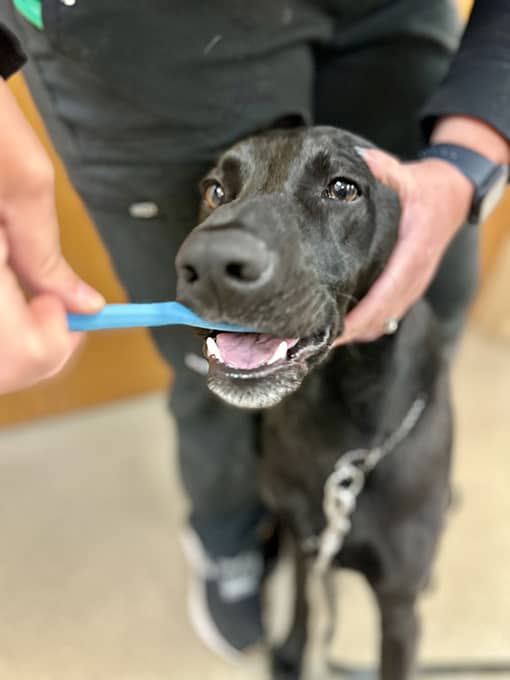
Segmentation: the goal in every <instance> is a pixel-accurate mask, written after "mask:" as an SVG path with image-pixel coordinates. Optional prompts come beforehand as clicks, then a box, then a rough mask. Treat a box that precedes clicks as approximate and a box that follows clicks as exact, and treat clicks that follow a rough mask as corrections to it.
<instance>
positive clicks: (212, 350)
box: [205, 338, 221, 361]
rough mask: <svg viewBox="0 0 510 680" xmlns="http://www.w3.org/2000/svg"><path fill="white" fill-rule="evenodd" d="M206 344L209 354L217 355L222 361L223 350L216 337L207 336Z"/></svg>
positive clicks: (211, 355)
mask: <svg viewBox="0 0 510 680" xmlns="http://www.w3.org/2000/svg"><path fill="white" fill-rule="evenodd" d="M205 344H206V347H207V356H209V357H216V359H218V361H221V352H220V349H219V347H218V345H217V344H216V341H215V340H214V338H207V340H206V341H205Z"/></svg>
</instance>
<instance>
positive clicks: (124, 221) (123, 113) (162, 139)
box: [2, 2, 311, 649]
mask: <svg viewBox="0 0 510 680" xmlns="http://www.w3.org/2000/svg"><path fill="white" fill-rule="evenodd" d="M93 5H94V3H83V4H82V5H81V8H80V7H77V13H76V14H75V15H73V13H72V10H70V13H68V9H66V8H65V7H64V6H63V5H62V3H60V2H54V3H52V2H47V3H45V5H44V6H45V10H46V15H45V17H46V16H47V17H48V18H49V21H50V22H51V21H53V23H50V24H49V25H48V33H46V32H43V33H41V32H39V31H37V30H36V29H34V28H33V27H32V26H29V25H28V24H26V23H25V22H24V20H23V19H21V18H20V17H19V16H17V15H13V14H11V15H10V16H8V17H7V20H8V21H9V22H10V23H11V24H12V22H13V21H14V29H15V31H16V32H17V33H18V34H19V35H20V36H21V38H22V42H23V44H24V46H25V48H26V49H27V51H28V53H29V57H30V60H29V64H28V65H27V68H26V70H25V76H26V79H27V82H28V84H29V87H30V89H31V92H32V95H33V97H34V99H35V101H36V104H37V105H38V108H39V110H40V112H41V114H42V116H43V119H44V121H45V124H46V126H47V129H48V131H49V132H50V135H51V136H52V138H53V141H54V143H55V145H56V147H57V149H58V151H59V153H60V155H61V156H62V158H63V160H64V162H65V164H66V167H67V170H68V172H69V175H70V178H71V180H72V182H73V184H74V186H75V187H76V188H77V190H78V192H79V194H80V195H81V197H82V198H83V200H84V203H85V205H86V207H87V209H88V211H89V213H90V215H91V217H92V218H93V220H94V222H95V224H96V226H97V228H98V230H99V232H100V235H101V237H102V239H103V241H104V243H105V245H106V247H107V249H108V251H109V253H110V256H111V258H112V262H113V264H114V266H115V269H116V271H117V273H118V275H119V277H120V279H121V281H122V283H123V284H124V286H125V288H126V290H127V292H128V295H129V297H130V298H131V299H132V300H135V301H148V300H168V299H172V298H173V297H174V296H175V273H174V262H173V261H174V257H175V253H176V251H177V248H178V246H179V245H180V243H181V241H182V239H183V238H184V236H185V234H186V233H187V232H188V231H189V230H190V229H191V228H192V227H193V226H194V224H195V219H196V212H197V205H198V194H197V190H196V187H197V184H198V180H199V179H200V178H201V176H203V174H205V172H206V171H207V169H208V168H209V167H210V166H211V165H212V164H213V161H214V159H215V157H216V155H217V154H218V153H219V152H220V151H221V150H222V148H223V147H224V146H226V145H229V144H231V143H232V142H233V141H234V140H235V139H237V138H238V137H243V136H247V135H248V134H250V133H252V132H253V131H255V130H257V129H261V128H264V127H268V126H270V125H271V123H272V122H273V121H275V120H276V119H278V118H281V117H285V116H286V115H288V114H298V115H307V111H308V109H309V99H310V92H311V58H310V53H309V50H308V48H306V47H305V48H302V47H296V48H295V47H291V48H289V50H290V53H289V54H287V52H285V51H273V52H269V53H268V54H267V55H266V54H263V55H261V57H260V59H258V60H257V59H255V58H252V59H251V61H249V62H246V61H244V62H242V73H239V69H238V68H235V66H236V64H235V63H233V65H232V68H231V69H229V68H226V67H225V63H224V62H225V58H226V56H225V55H222V56H221V59H220V64H219V65H218V66H217V69H218V71H217V73H218V78H216V79H215V76H216V70H212V71H211V72H209V73H208V72H207V68H206V66H203V69H204V72H203V73H202V72H201V73H200V74H199V75H200V78H201V82H200V83H199V82H193V81H191V82H188V81H189V77H188V79H187V81H186V87H185V85H184V84H183V82H182V79H181V78H180V76H179V73H177V74H175V81H173V80H172V79H171V78H170V79H168V80H165V78H164V75H166V72H164V69H166V68H167V67H171V66H172V63H171V61H170V62H169V63H166V62H165V63H164V64H161V63H158V62H157V61H156V62H155V63H153V64H151V63H150V62H147V61H146V62H145V64H144V65H143V69H144V76H143V77H144V82H143V83H142V82H141V83H140V91H141V93H142V94H140V93H138V94H137V93H136V89H137V85H138V84H137V83H132V82H131V80H130V77H131V76H129V77H127V78H123V73H124V72H125V71H127V73H128V74H129V73H130V70H129V66H130V65H129V64H126V63H125V61H124V62H123V63H117V64H116V63H115V60H116V59H119V60H120V59H121V57H120V56H119V55H118V54H116V53H115V50H113V47H112V50H113V51H112V52H111V53H110V54H109V56H108V54H105V55H103V57H104V59H105V61H104V62H97V61H95V59H93V58H92V57H91V54H92V55H94V54H95V52H94V49H95V46H96V45H97V46H99V47H100V48H103V47H104V43H102V42H101V41H99V40H98V38H97V35H96V34H94V36H93V45H94V48H93V49H91V48H90V47H89V46H88V43H87V39H86V38H85V36H82V37H81V38H80V34H81V29H82V25H81V24H80V17H82V18H83V13H85V15H86V14H87V12H89V11H92V10H91V9H90V8H91V7H92V6H93ZM133 8H136V4H133V3H129V2H126V3H125V5H123V11H124V10H125V12H126V17H127V18H128V19H129V17H132V18H133V17H134V19H136V16H137V15H136V12H137V11H141V10H136V9H133ZM138 8H139V4H138ZM50 9H51V10H52V11H54V12H63V13H65V14H63V15H62V17H61V18H62V19H63V25H60V22H55V17H54V16H52V15H51V14H50V13H49V10H50ZM3 11H4V10H2V12H3ZM95 11H96V16H95V17H92V18H93V19H94V21H91V22H87V21H86V19H87V16H85V17H84V20H85V22H84V24H83V27H84V28H83V30H84V34H86V29H87V27H89V26H90V25H93V26H94V27H95V29H94V30H96V28H97V27H98V26H100V25H102V22H101V21H100V19H101V12H102V9H101V4H97V5H96V10H95ZM80 12H82V14H80ZM130 12H131V13H130ZM133 13H134V14H133ZM73 16H75V17H76V18H77V19H76V21H77V23H76V22H75V21H74V20H73V19H72V17H73ZM68 17H71V19H69V18H68ZM88 18H90V17H88ZM143 18H147V17H143ZM156 19H157V23H158V24H159V25H160V24H162V23H164V22H165V21H166V28H167V29H168V30H167V34H166V40H165V43H164V44H165V45H172V44H173V41H174V39H175V40H180V39H181V38H182V36H181V35H179V36H176V35H174V34H175V31H176V30H177V29H175V28H173V23H175V18H174V17H173V16H172V13H168V14H163V15H162V16H158V17H156ZM105 20H106V19H105ZM56 23H58V26H59V27H60V30H61V31H62V35H61V37H60V38H59V35H58V34H57V33H56V32H55V25H56ZM301 23H303V22H301ZM304 23H306V22H304ZM303 25H304V24H303ZM114 29H116V30H114ZM136 29H138V25H137V26H136ZM119 30H120V29H119V26H116V27H110V31H111V36H112V40H113V39H114V38H113V36H114V37H115V40H119ZM123 30H124V31H125V35H124V43H125V44H129V45H131V40H130V38H131V36H130V35H129V34H130V31H134V30H135V27H134V26H131V27H128V28H127V29H126V27H125V26H123ZM172 31H173V33H174V34H172ZM137 37H138V40H139V41H140V40H141V34H140V33H139V34H138V36H137ZM146 38H147V40H154V38H153V35H152V31H151V30H149V31H148V33H147V36H146ZM80 45H81V48H80ZM151 46H152V43H151V45H145V47H146V48H147V49H148V50H149V49H150V48H151ZM138 47H139V48H140V42H139V43H138ZM141 47H142V48H143V47H144V46H143V45H142V46H141ZM206 47H207V45H206ZM117 48H119V45H117ZM213 48H214V45H212V46H209V48H208V50H204V52H203V53H202V52H201V53H200V54H201V57H203V56H208V55H209V53H210V52H211V50H212V49H213ZM140 49H141V48H140ZM140 49H139V53H140ZM141 51H142V52H143V49H141ZM122 54H123V55H124V56H123V57H122V59H124V60H125V59H126V53H125V51H124V52H123V53H122ZM95 56H97V54H96V55H95ZM171 56H172V55H166V57H168V58H169V59H171ZM174 56H175V59H176V60H178V58H180V57H181V56H182V55H177V54H176V55H174ZM227 56H228V55H227ZM89 57H90V60H89ZM160 57H161V55H159V57H158V55H157V54H156V55H155V56H154V58H155V59H157V58H160ZM108 59H109V60H110V61H111V62H112V63H110V61H108ZM222 59H223V62H222V61H221V60H222ZM233 61H234V62H235V60H233ZM222 64H223V65H222ZM137 65H138V66H139V63H138V62H137V64H136V65H135V64H133V69H134V70H136V66H137ZM103 66H104V69H103V68H102V67H103ZM116 66H118V67H119V71H118V73H120V75H118V77H117V75H116V73H113V74H111V78H106V76H105V74H108V71H109V69H110V67H111V68H113V69H114V71H115V68H116ZM195 67H196V65H195ZM215 68H216V67H215ZM123 69H124V70H123ZM147 69H148V70H149V73H146V70H147ZM151 69H154V71H155V73H150V71H151ZM158 69H162V72H161V73H160V72H158ZM190 69H191V70H193V69H192V67H190ZM103 71H104V72H103ZM183 73H184V75H185V76H186V74H187V71H186V65H184V66H183ZM229 74H231V77H230V79H229ZM181 75H182V74H181ZM197 77H198V76H197ZM222 78H224V82H223V83H222V87H223V89H224V90H225V91H227V90H229V88H230V91H229V92H227V94H228V95H229V96H227V95H226V94H225V91H223V92H222V93H221V96H219V97H217V100H218V101H216V99H215V98H214V97H215V96H216V95H215V92H216V88H217V87H218V86H219V81H221V79H222ZM151 79H152V80H153V81H154V82H153V83H152V87H149V83H148V81H150V80H151ZM218 79H219V80H218ZM241 85H242V86H243V88H244V89H245V90H246V92H240V87H241ZM190 88H191V91H190ZM241 89H242V88H241ZM169 92H170V93H171V95H172V96H171V100H172V101H170V102H169V103H166V99H168V94H169ZM159 93H161V97H159ZM201 97H203V106H202V107H201ZM243 97H244V98H245V99H246V98H248V99H249V101H248V102H246V106H245V107H241V106H240V104H241V103H243ZM166 105H167V106H168V110H166V109H165V106H166ZM196 107H198V108H199V110H196ZM200 107H201V108H200ZM223 114H224V119H223V117H222V116H223ZM153 336H154V339H155V341H156V343H157V346H158V348H159V350H160V352H161V353H162V355H163V356H164V357H165V358H166V359H167V360H168V361H169V362H170V363H171V365H172V367H173V370H174V383H173V389H172V400H171V401H172V410H173V413H174V415H175V417H176V419H177V424H178V431H179V440H180V441H179V462H180V469H181V474H182V479H183V482H184V486H185V488H186V491H187V492H188V494H189V497H190V501H191V517H190V522H191V526H192V527H193V529H194V530H195V532H196V533H197V534H198V537H199V539H200V543H201V545H200V549H201V550H202V551H203V549H204V548H205V552H206V554H207V559H206V560H205V561H204V562H205V563H206V564H207V565H208V569H207V571H206V572H205V573H204V574H203V577H204V579H203V581H202V584H201V585H202V587H203V588H205V590H202V596H203V602H202V605H203V604H204V601H205V600H206V601H207V605H208V606H209V609H210V611H209V614H210V615H212V617H213V619H214V624H215V626H216V629H217V631H216V632H218V633H219V634H220V637H223V639H224V641H226V643H227V645H228V646H229V647H230V649H232V648H235V649H243V648H245V647H246V646H248V645H249V644H250V643H253V642H255V641H257V640H258V639H259V638H260V637H261V635H262V624H261V617H260V602H259V592H258V590H259V584H260V575H261V566H262V558H261V555H260V547H259V541H258V537H257V535H256V530H257V527H258V526H259V524H260V520H261V518H262V517H263V516H264V508H263V507H262V505H261V502H260V500H259V497H258V488H257V473H256V456H255V451H254V449H255V416H254V414H252V413H249V412H245V411H241V410H234V409H232V408H229V407H227V406H226V405H225V404H223V402H220V401H219V400H217V399H216V398H215V397H213V396H212V395H211V393H210V392H209V391H208V389H207V387H206V382H205V378H204V377H203V376H202V375H199V374H198V373H196V372H195V371H194V370H191V369H190V368H189V367H188V366H196V365H197V364H198V365H199V361H197V357H196V356H195V358H194V359H193V358H192V359H190V356H189V355H190V353H191V354H195V355H198V356H200V354H201V349H200V343H199V342H198V340H197V339H196V338H195V337H194V335H193V332H192V331H191V330H189V329H181V328H175V327H173V328H159V329H156V330H155V331H154V333H153ZM135 360H136V358H135ZM201 566H204V565H203V564H202V565H201ZM195 604H196V602H195ZM204 613H205V610H204V608H203V607H202V614H204ZM208 623H209V624H210V623H211V621H209V622H208ZM200 625H201V626H202V632H204V630H203V629H204V627H203V622H201V624H200ZM206 635H207V636H209V637H210V626H209V628H208V629H207V631H206Z"/></svg>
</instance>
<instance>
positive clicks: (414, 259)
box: [334, 149, 473, 346]
mask: <svg viewBox="0 0 510 680" xmlns="http://www.w3.org/2000/svg"><path fill="white" fill-rule="evenodd" d="M360 153H361V155H362V157H363V159H364V160H365V162H366V163H367V165H368V166H369V168H370V170H371V171H372V173H373V174H374V175H375V177H376V178H377V179H378V180H380V181H381V182H384V183H385V184H387V185H388V186H390V187H392V188H393V189H394V191H395V192H396V193H397V194H398V196H399V199H400V203H401V216H400V225H399V234H398V239H397V243H396V245H395V248H394V250H393V252H392V254H391V256H390V259H389V261H388V263H387V265H386V268H385V269H384V271H383V272H382V274H381V275H380V276H379V278H378V279H377V280H376V281H375V283H374V284H373V285H372V287H371V288H370V290H369V291H368V293H367V295H366V296H365V297H364V298H363V299H362V300H361V301H360V302H359V303H358V304H357V305H356V307H354V309H353V310H352V311H351V312H350V313H349V314H348V315H347V317H346V319H345V329H344V332H343V333H342V335H341V336H340V337H339V338H337V340H336V341H335V343H334V345H335V346H337V345H341V344H345V343H348V342H352V341H353V340H357V341H370V340H374V339H375V338H377V337H379V336H380V335H382V334H383V333H384V332H385V328H386V325H387V323H388V321H389V320H390V319H400V318H402V316H403V315H404V314H405V313H406V311H407V310H408V309H409V307H410V306H411V305H412V304H413V303H414V302H416V300H418V298H419V297H420V296H421V295H422V294H423V293H424V292H425V290H426V288H427V286H428V284H429V283H430V281H431V280H432V277H433V275H434V273H435V271H436V269H437V267H438V265H439V262H440V260H441V257H442V255H443V253H444V252H445V250H446V247H447V245H448V243H449V242H450V240H451V239H452V238H453V236H454V235H455V233H456V232H457V230H458V229H459V228H460V226H461V225H462V223H463V222H464V221H465V219H466V217H467V215H468V211H469V208H470V205H471V201H472V196H473V186H472V184H471V182H470V181H469V180H468V179H467V178H466V177H465V176H464V175H463V174H462V173H461V172H460V171H459V170H457V169H456V168H455V167H454V166H453V165H451V164H449V163H447V162H446V161H443V160H439V159H435V158H430V159H425V160H421V161H417V162H413V163H400V162H399V161H398V160H397V159H396V158H394V157H393V156H390V155H389V154H387V153H384V152H383V151H380V150H378V149H362V150H360Z"/></svg>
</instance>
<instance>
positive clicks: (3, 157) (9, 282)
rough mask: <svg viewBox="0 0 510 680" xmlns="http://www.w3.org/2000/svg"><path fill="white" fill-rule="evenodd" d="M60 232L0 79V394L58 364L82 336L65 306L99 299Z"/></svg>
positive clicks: (43, 162)
mask: <svg viewBox="0 0 510 680" xmlns="http://www.w3.org/2000/svg"><path fill="white" fill-rule="evenodd" d="M58 231H59V230H58V221H57V215H56V210H55V200H54V178H53V168H52V165H51V161H50V159H49V158H48V156H47V155H46V152H45V151H44V148H43V147H42V145H41V143H40V142H39V140H38V139H37V137H36V135H35V133H34V132H33V130H32V128H31V127H30V125H29V124H28V122H27V121H26V119H25V118H24V116H23V114H22V112H21V111H20V110H19V108H18V106H17V104H16V101H15V99H14V97H13V96H12V94H11V92H10V91H9V89H8V88H7V85H6V84H5V83H4V82H3V81H1V80H0V310H1V313H0V346H1V348H2V351H1V353H0V393H5V392H10V391H13V390H17V389H21V388H23V387H28V386H29V385H31V384H33V383H35V382H37V381H39V380H41V379H43V378H46V377H49V376H50V375H53V374H54V373H56V372H57V371H59V370H60V369H61V367H62V366H63V365H64V364H65V362H66V361H67V359H68V358H69V357H70V356H71V354H72V353H73V351H74V349H75V348H76V346H77V344H78V343H79V341H80V334H78V333H70V332H69V331H68V330H67V319H66V310H71V311H74V312H84V313H86V312H95V311H97V310H99V309H100V308H101V307H102V305H103V304H104V300H103V298H102V296H101V295H100V294H99V293H97V292H96V291H95V290H94V289H92V288H91V287H90V286H88V284H86V283H85V282H84V281H82V280H81V279H80V278H79V277H78V276H77V274H76V273H75V272H74V271H73V270H72V269H71V267H70V266H69V264H68V263H67V262H66V261H65V259H64V257H63V255H62V253H61V250H60V244H59V234H58ZM21 286H23V287H24V288H25V290H27V291H28V292H29V293H30V294H31V295H32V298H31V300H30V302H28V301H27V300H26V299H25V296H24V295H23V292H22V289H21Z"/></svg>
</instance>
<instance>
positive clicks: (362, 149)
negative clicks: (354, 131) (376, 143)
mask: <svg viewBox="0 0 510 680" xmlns="http://www.w3.org/2000/svg"><path fill="white" fill-rule="evenodd" d="M366 150H367V147H364V146H355V147H354V151H355V152H356V153H357V154H358V156H361V158H365V151H366Z"/></svg>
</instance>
